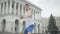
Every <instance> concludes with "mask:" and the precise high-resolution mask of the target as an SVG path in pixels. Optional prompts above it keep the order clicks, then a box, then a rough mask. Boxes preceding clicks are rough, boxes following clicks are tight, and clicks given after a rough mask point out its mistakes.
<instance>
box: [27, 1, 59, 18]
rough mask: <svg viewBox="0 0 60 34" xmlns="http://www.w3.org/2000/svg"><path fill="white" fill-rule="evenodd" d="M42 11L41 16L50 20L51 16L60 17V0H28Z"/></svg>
mask: <svg viewBox="0 0 60 34" xmlns="http://www.w3.org/2000/svg"><path fill="white" fill-rule="evenodd" d="M28 1H30V2H31V3H33V4H35V5H37V6H38V7H40V8H41V9H42V14H41V16H42V17H44V18H48V17H49V16H50V14H53V15H54V16H56V17H59V16H60V0H28Z"/></svg>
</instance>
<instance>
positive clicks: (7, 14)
mask: <svg viewBox="0 0 60 34" xmlns="http://www.w3.org/2000/svg"><path fill="white" fill-rule="evenodd" d="M26 3H28V4H29V5H30V8H31V11H32V14H33V16H32V19H34V20H35V24H36V27H35V31H34V32H36V33H38V32H40V27H39V26H40V25H39V26H38V24H40V17H41V11H42V9H40V8H39V7H37V6H35V5H33V4H31V3H30V2H27V1H25V0H0V31H6V32H12V33H15V32H18V33H21V32H22V31H23V27H24V26H23V22H22V21H23V20H22V19H20V15H24V14H25V12H24V11H25V10H24V5H25V4H26Z"/></svg>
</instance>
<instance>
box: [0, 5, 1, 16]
mask: <svg viewBox="0 0 60 34" xmlns="http://www.w3.org/2000/svg"><path fill="white" fill-rule="evenodd" d="M0 15H1V4H0Z"/></svg>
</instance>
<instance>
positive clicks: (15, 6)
mask: <svg viewBox="0 0 60 34" xmlns="http://www.w3.org/2000/svg"><path fill="white" fill-rule="evenodd" d="M14 15H16V2H15V3H14Z"/></svg>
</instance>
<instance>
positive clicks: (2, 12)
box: [2, 3, 5, 15]
mask: <svg viewBox="0 0 60 34" xmlns="http://www.w3.org/2000/svg"><path fill="white" fill-rule="evenodd" d="M4 9H5V3H3V10H2V11H3V12H2V15H4Z"/></svg>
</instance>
